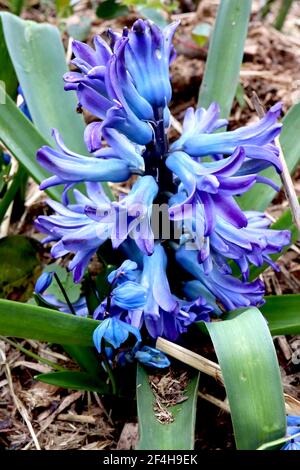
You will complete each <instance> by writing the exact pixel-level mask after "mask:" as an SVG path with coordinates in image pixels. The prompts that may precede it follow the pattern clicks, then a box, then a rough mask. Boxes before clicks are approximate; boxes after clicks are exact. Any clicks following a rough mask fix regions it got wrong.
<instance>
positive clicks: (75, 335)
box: [0, 299, 99, 346]
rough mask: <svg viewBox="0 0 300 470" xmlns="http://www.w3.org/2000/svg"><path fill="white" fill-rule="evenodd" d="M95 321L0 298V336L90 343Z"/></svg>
mask: <svg viewBox="0 0 300 470" xmlns="http://www.w3.org/2000/svg"><path fill="white" fill-rule="evenodd" d="M98 325H99V322H98V321H96V320H91V319H87V318H80V317H75V316H74V315H71V314H66V313H61V312H56V311H54V310H50V309H48V308H43V307H38V306H36V305H30V304H22V303H21V302H14V301H12V300H2V299H0V335H3V336H15V337H17V338H30V339H37V340H40V341H49V342H50V343H57V344H73V345H78V346H93V339H92V335H93V332H94V330H95V328H97V326H98Z"/></svg>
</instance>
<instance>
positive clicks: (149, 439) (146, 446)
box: [137, 366, 199, 450]
mask: <svg viewBox="0 0 300 470" xmlns="http://www.w3.org/2000/svg"><path fill="white" fill-rule="evenodd" d="M198 382H199V374H198V373H194V375H193V377H192V378H191V379H190V381H189V384H188V386H187V389H186V396H187V397H188V399H187V400H186V401H184V402H182V403H180V404H178V405H175V406H172V407H170V408H168V410H169V411H170V412H171V413H172V415H173V417H174V421H173V422H172V423H169V424H161V423H160V422H159V421H158V420H157V418H156V417H155V414H154V410H153V407H154V403H155V398H154V394H153V392H152V390H151V386H150V384H149V376H148V374H147V372H146V370H145V369H144V368H143V367H142V366H138V368H137V407H138V420H139V433H140V440H139V443H138V447H137V448H138V449H139V450H150V449H152V450H192V449H193V448H194V432H195V422H196V405H197V394H198Z"/></svg>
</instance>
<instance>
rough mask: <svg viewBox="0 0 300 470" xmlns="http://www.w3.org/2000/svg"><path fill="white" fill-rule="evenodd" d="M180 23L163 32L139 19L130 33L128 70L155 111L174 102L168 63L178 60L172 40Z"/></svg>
mask: <svg viewBox="0 0 300 470" xmlns="http://www.w3.org/2000/svg"><path fill="white" fill-rule="evenodd" d="M178 24H179V22H175V23H172V24H170V25H168V26H167V27H166V28H165V29H164V30H163V31H161V30H160V29H159V27H158V26H156V25H155V24H154V23H152V22H150V21H143V20H137V21H136V22H135V23H134V24H133V27H132V29H131V30H130V31H128V46H127V47H126V49H125V58H126V64H127V69H128V71H129V73H130V75H131V77H132V78H133V80H134V83H135V86H136V88H137V90H138V92H139V94H140V95H141V96H143V97H144V98H145V100H147V101H148V103H150V104H151V105H152V106H153V107H154V108H155V107H157V108H158V107H164V106H165V105H166V104H167V103H168V102H169V101H170V99H171V94H172V90H171V85H170V78H169V64H170V62H171V61H172V60H173V59H174V58H175V51H174V47H173V45H172V37H173V35H174V32H175V30H176V28H177V26H178Z"/></svg>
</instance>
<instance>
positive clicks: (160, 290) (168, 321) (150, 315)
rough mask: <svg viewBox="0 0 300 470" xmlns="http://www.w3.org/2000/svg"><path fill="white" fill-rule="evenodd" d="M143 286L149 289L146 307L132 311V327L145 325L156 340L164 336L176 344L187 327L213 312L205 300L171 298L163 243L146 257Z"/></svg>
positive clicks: (130, 313)
mask: <svg viewBox="0 0 300 470" xmlns="http://www.w3.org/2000/svg"><path fill="white" fill-rule="evenodd" d="M143 263H144V267H143V271H142V275H141V280H140V282H141V285H142V286H143V287H144V288H145V289H146V296H147V298H146V303H145V305H144V307H143V308H141V309H136V310H135V311H133V312H129V315H128V318H129V319H130V321H131V324H133V325H135V326H137V327H141V325H142V324H143V323H145V326H146V328H147V330H148V332H149V334H150V335H151V336H152V337H153V338H157V337H158V336H165V337H166V338H168V339H170V340H173V341H175V340H176V339H177V338H178V336H179V335H180V334H181V333H184V332H186V331H187V327H188V326H189V325H190V324H191V323H193V322H194V321H196V320H197V319H199V317H200V316H201V315H205V319H207V316H206V314H207V313H208V312H211V311H212V308H211V306H210V305H208V304H207V303H206V302H205V300H204V299H201V301H200V300H198V302H196V301H194V302H184V301H182V300H180V299H177V298H176V297H175V296H174V295H172V293H171V290H170V286H169V282H168V279H167V275H166V265H167V257H166V254H165V252H164V249H163V248H162V246H161V245H160V244H157V245H156V246H155V250H154V253H153V255H152V256H144V261H143Z"/></svg>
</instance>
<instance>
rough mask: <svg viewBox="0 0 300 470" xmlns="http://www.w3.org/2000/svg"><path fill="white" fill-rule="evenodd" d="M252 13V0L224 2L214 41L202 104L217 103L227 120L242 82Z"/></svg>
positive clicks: (204, 80)
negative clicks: (242, 68) (243, 60)
mask: <svg viewBox="0 0 300 470" xmlns="http://www.w3.org/2000/svg"><path fill="white" fill-rule="evenodd" d="M250 11H251V0H242V1H241V0H221V4H220V6H219V9H218V14H217V19H216V22H215V26H214V30H213V34H212V38H211V40H210V45H209V50H208V57H207V62H206V67H205V72H204V77H203V80H202V83H201V87H200V93H199V102H198V103H199V105H200V106H204V107H207V106H209V105H210V103H211V102H212V101H217V102H218V103H219V105H220V108H221V115H222V117H225V118H227V117H228V116H229V113H230V110H231V106H232V103H233V99H234V96H235V93H236V89H237V85H238V81H239V74H240V67H241V63H242V59H243V51H244V44H245V40H246V36H247V30H248V22H249V17H250Z"/></svg>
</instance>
